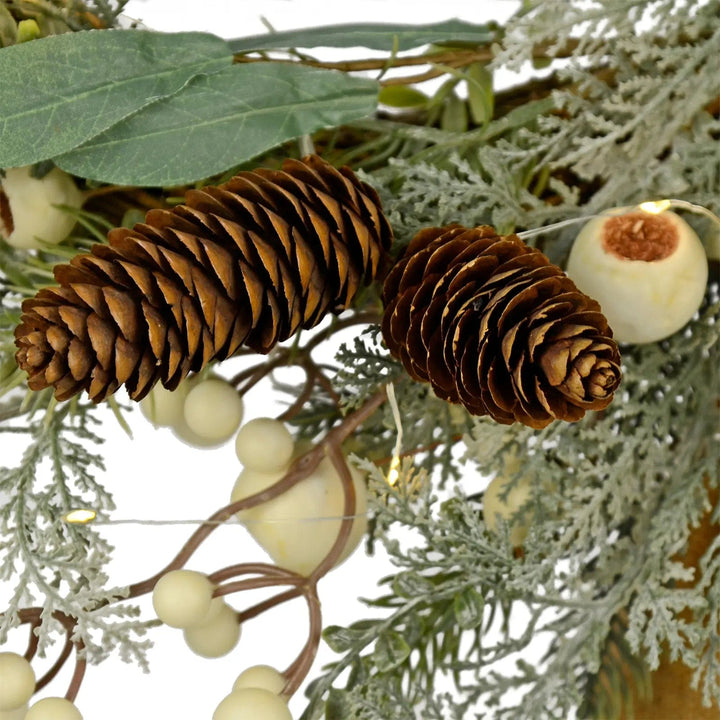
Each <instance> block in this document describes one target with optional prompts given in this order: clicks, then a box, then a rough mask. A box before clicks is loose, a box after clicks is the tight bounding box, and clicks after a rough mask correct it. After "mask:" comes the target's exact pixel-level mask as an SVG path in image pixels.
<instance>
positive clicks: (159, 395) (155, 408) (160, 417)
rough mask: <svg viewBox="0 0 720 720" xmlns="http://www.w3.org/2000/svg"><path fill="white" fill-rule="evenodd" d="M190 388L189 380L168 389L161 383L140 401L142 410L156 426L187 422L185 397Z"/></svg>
mask: <svg viewBox="0 0 720 720" xmlns="http://www.w3.org/2000/svg"><path fill="white" fill-rule="evenodd" d="M189 390H190V385H189V383H187V382H183V383H180V385H179V386H178V387H177V388H176V389H175V390H168V389H167V388H165V387H163V386H162V385H161V384H160V383H157V384H156V385H155V386H154V387H153V389H152V390H151V391H150V392H149V393H148V394H147V395H146V396H145V397H144V398H143V399H142V400H141V401H140V412H142V414H143V415H144V416H145V417H146V418H147V419H148V420H149V421H150V422H151V423H152V424H153V425H155V427H174V426H175V425H179V424H182V423H184V422H185V415H184V410H185V398H186V397H187V394H188V392H189Z"/></svg>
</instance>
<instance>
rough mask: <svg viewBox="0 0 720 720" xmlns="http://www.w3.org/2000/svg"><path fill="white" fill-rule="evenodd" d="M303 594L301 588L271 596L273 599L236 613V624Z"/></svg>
mask: <svg viewBox="0 0 720 720" xmlns="http://www.w3.org/2000/svg"><path fill="white" fill-rule="evenodd" d="M303 594H304V590H303V588H301V587H294V588H290V589H289V590H285V592H281V593H278V594H277V595H273V597H270V598H268V599H267V600H263V601H262V602H259V603H257V604H256V605H252V606H251V607H249V608H247V609H246V610H241V611H240V612H238V614H237V618H238V622H239V623H241V624H242V623H244V622H246V621H247V620H251V619H252V618H254V617H257V616H258V615H262V613H264V612H265V611H266V610H270V609H271V608H274V607H276V606H278V605H282V604H283V603H284V602H287V601H288V600H293V599H295V598H297V597H300V596H301V595H303Z"/></svg>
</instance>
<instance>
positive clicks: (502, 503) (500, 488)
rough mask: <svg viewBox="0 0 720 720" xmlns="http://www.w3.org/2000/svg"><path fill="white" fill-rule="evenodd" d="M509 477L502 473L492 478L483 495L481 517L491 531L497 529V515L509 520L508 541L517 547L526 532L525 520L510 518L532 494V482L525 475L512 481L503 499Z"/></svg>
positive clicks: (522, 540)
mask: <svg viewBox="0 0 720 720" xmlns="http://www.w3.org/2000/svg"><path fill="white" fill-rule="evenodd" d="M509 484H510V478H507V477H504V476H502V475H500V476H498V477H496V478H494V479H493V480H492V481H491V482H490V484H489V485H488V487H487V488H486V490H485V493H484V495H483V518H484V520H485V525H486V526H487V528H488V529H489V530H491V531H492V532H497V530H498V517H500V518H502V519H503V520H505V521H510V522H511V525H510V542H511V543H512V545H513V546H515V547H519V546H520V545H522V544H523V542H524V541H525V538H526V537H527V533H528V523H527V522H526V521H520V520H512V517H513V516H514V515H515V513H516V512H517V510H518V509H519V508H521V507H522V506H523V505H525V503H527V501H528V500H529V499H530V498H531V496H532V483H531V482H530V479H529V478H527V477H521V478H520V479H519V480H518V481H517V482H515V483H514V486H513V487H512V489H510V490H509V491H508V492H507V497H506V498H505V499H504V500H503V499H502V497H501V496H503V497H504V495H505V492H506V490H507V487H508V485H509Z"/></svg>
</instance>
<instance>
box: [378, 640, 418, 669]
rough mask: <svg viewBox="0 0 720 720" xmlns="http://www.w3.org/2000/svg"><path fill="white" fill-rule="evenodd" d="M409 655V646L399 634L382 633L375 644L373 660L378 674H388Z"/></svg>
mask: <svg viewBox="0 0 720 720" xmlns="http://www.w3.org/2000/svg"><path fill="white" fill-rule="evenodd" d="M409 655H410V646H409V645H408V644H407V642H406V641H405V639H404V638H403V636H402V635H400V633H397V632H393V631H389V632H386V633H383V634H382V635H381V636H380V637H379V638H378V640H377V643H375V650H374V651H373V658H374V660H375V665H376V667H377V669H378V670H379V671H380V672H390V671H391V670H394V669H395V668H396V667H398V665H402V664H403V663H404V662H405V660H407V658H408V656H409Z"/></svg>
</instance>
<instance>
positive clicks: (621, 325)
mask: <svg viewBox="0 0 720 720" xmlns="http://www.w3.org/2000/svg"><path fill="white" fill-rule="evenodd" d="M567 274H568V276H569V277H570V279H571V280H573V281H574V282H575V284H576V285H577V286H578V288H579V289H580V290H582V291H583V292H584V293H586V294H587V295H589V296H590V297H592V298H594V299H595V300H597V301H598V302H599V303H600V307H601V309H602V312H603V314H604V315H605V317H606V318H607V320H608V323H609V324H610V327H611V328H612V331H613V335H614V337H615V339H616V340H617V341H618V342H621V343H648V342H655V341H658V340H662V339H663V338H666V337H668V336H670V335H672V334H673V333H675V332H677V331H678V330H680V329H681V328H682V327H684V326H685V325H686V324H687V322H688V321H689V320H690V319H691V318H692V316H693V315H694V314H695V313H696V312H697V310H698V308H699V307H700V304H701V303H702V299H703V297H704V295H705V286H706V285H707V278H708V262H707V256H706V254H705V250H704V248H703V245H702V243H701V242H700V239H699V238H698V236H697V235H696V234H695V232H694V230H693V229H692V228H691V227H690V226H689V225H688V224H687V223H686V222H685V221H684V220H683V219H682V218H681V217H679V216H678V215H676V214H675V213H673V212H670V211H665V212H661V213H658V214H651V213H649V212H645V211H643V210H639V209H632V208H618V209H617V210H615V211H612V213H611V214H608V215H604V216H602V217H598V218H594V219H593V220H590V222H588V223H587V224H586V225H585V226H584V227H583V229H582V230H581V231H580V234H579V235H578V237H577V239H576V240H575V243H574V245H573V247H572V250H571V252H570V257H569V259H568V266H567Z"/></svg>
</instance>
